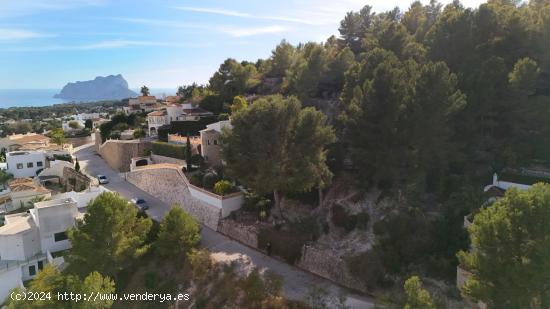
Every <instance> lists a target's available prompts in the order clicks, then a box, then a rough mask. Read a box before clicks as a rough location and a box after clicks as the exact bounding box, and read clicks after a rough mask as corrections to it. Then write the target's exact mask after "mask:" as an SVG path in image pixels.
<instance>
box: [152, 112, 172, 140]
mask: <svg viewBox="0 0 550 309" xmlns="http://www.w3.org/2000/svg"><path fill="white" fill-rule="evenodd" d="M169 123H170V122H168V116H167V113H166V111H163V110H162V111H154V112H151V113H149V114H147V126H148V129H149V136H155V135H157V134H158V128H160V127H162V126H163V125H166V124H169Z"/></svg>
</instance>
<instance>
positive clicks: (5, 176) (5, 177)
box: [0, 170, 13, 189]
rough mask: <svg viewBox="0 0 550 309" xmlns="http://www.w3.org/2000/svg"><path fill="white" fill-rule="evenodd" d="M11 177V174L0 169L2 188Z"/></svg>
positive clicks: (0, 184)
mask: <svg viewBox="0 0 550 309" xmlns="http://www.w3.org/2000/svg"><path fill="white" fill-rule="evenodd" d="M12 178H13V175H12V174H10V173H8V172H6V171H4V170H0V186H2V189H5V188H6V183H8V181H10V179H12Z"/></svg>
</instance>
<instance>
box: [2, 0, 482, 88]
mask: <svg viewBox="0 0 550 309" xmlns="http://www.w3.org/2000/svg"><path fill="white" fill-rule="evenodd" d="M410 2H412V0H407V1H403V0H370V1H369V0H276V1H272V0H248V1H245V0H236V1H233V0H232V1H228V0H225V1H221V0H218V1H216V0H204V1H183V0H181V1H166V0H159V1H157V0H155V1H142V0H0V68H1V69H0V89H13V88H20V89H22V88H61V87H62V86H63V85H64V84H65V83H67V82H69V81H76V80H89V79H93V78H94V77H95V76H99V75H101V76H105V75H109V74H119V73H120V74H122V75H123V76H124V77H125V78H126V79H127V80H128V82H129V84H130V87H131V88H137V87H139V86H141V85H144V84H145V85H148V86H149V87H151V88H175V87H177V86H178V85H182V84H187V83H191V82H194V81H195V82H198V83H206V82H207V81H208V78H209V77H210V76H211V75H212V73H213V72H214V71H215V70H216V69H217V67H218V66H219V64H220V63H221V62H222V61H223V60H224V59H226V58H228V57H232V58H236V59H238V60H251V61H255V60H256V59H258V58H266V57H268V56H269V55H270V53H271V50H272V49H273V47H274V46H275V45H276V44H277V43H278V42H280V41H281V40H282V39H287V40H288V41H290V42H291V43H298V42H307V41H318V42H319V41H323V40H325V39H326V38H328V37H329V36H330V35H333V34H338V31H337V29H338V24H339V21H340V20H341V19H342V17H343V16H344V14H345V12H347V11H350V10H358V9H360V8H361V7H362V6H363V5H365V4H370V5H372V6H373V7H374V9H375V11H378V12H380V11H385V10H388V9H391V8H392V7H395V6H399V7H400V8H401V9H406V8H407V7H408V6H409V4H410ZM423 2H427V1H423ZM441 2H442V3H448V2H450V0H448V1H441ZM462 2H463V3H464V4H465V5H466V6H476V5H478V4H479V3H480V2H482V1H479V0H465V1H462Z"/></svg>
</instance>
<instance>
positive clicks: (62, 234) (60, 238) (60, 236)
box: [53, 232, 67, 242]
mask: <svg viewBox="0 0 550 309" xmlns="http://www.w3.org/2000/svg"><path fill="white" fill-rule="evenodd" d="M53 239H54V240H55V242H58V241H63V240H66V239H67V233H65V232H59V233H55V234H53Z"/></svg>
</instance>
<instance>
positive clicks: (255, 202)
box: [242, 191, 271, 215]
mask: <svg viewBox="0 0 550 309" xmlns="http://www.w3.org/2000/svg"><path fill="white" fill-rule="evenodd" d="M270 204H271V200H270V199H267V198H265V197H264V196H259V195H258V194H256V193H254V192H252V191H250V192H246V193H245V194H244V203H243V206H242V208H243V210H244V211H249V212H253V211H258V210H259V211H266V212H267V210H268V209H269V206H270ZM266 215H267V213H266Z"/></svg>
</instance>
